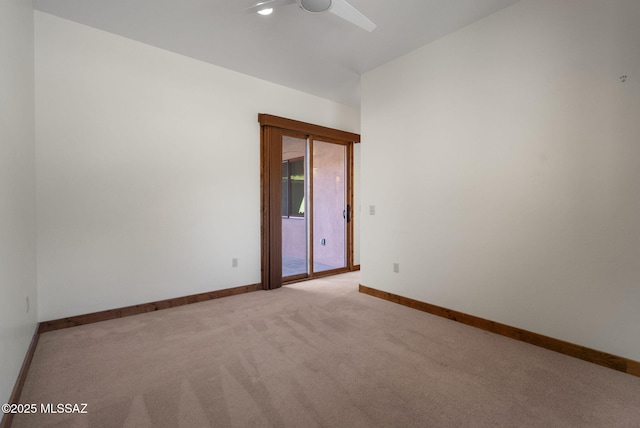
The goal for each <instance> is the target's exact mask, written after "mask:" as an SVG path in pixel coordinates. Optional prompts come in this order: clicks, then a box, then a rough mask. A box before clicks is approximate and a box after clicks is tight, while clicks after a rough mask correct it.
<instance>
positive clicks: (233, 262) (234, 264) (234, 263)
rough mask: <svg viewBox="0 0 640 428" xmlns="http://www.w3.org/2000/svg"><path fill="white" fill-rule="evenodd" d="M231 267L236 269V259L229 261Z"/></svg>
mask: <svg viewBox="0 0 640 428" xmlns="http://www.w3.org/2000/svg"><path fill="white" fill-rule="evenodd" d="M231 267H238V259H236V258H233V259H231Z"/></svg>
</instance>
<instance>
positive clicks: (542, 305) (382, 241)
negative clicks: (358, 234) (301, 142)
mask: <svg viewBox="0 0 640 428" xmlns="http://www.w3.org/2000/svg"><path fill="white" fill-rule="evenodd" d="M639 22H640V2H638V1H637V0H606V1H605V0H563V1H561V2H559V1H555V0H523V1H522V2H519V3H517V4H516V5H514V6H512V7H509V8H507V9H504V10H502V11H501V12H499V13H497V14H495V15H492V16H490V17H488V18H486V19H484V20H482V21H479V22H477V23H475V24H473V25H470V26H468V27H466V28H464V29H462V30H460V31H458V32H456V33H454V34H452V35H449V36H447V37H445V38H443V39H441V40H439V41H437V42H435V43H432V44H430V45H427V46H425V47H423V48H421V49H419V50H417V51H414V52H412V53H411V54H408V55H406V56H404V57H402V58H400V59H398V60H395V61H393V62H391V63H388V64H386V65H384V66H382V67H380V68H378V69H376V70H374V71H371V72H369V73H367V74H365V75H364V76H363V82H362V139H363V141H364V142H366V144H363V145H362V187H363V189H362V205H363V217H362V283H363V284H364V285H367V286H369V287H373V288H377V289H382V290H386V291H389V292H392V293H396V294H400V295H403V296H407V297H411V298H414V299H418V300H422V301H426V302H430V303H434V304H437V305H441V306H445V307H448V308H452V309H455V310H458V311H462V312H466V313H470V314H473V315H476V316H480V317H484V318H488V319H491V320H495V321H499V322H503V323H506V324H509V325H512V326H516V327H520V328H524V329H528V330H531V331H534V332H538V333H541V334H545V335H549V336H552V337H556V338H559V339H564V340H568V341H570V342H574V343H577V344H581V345H585V346H589V347H592V348H595V349H599V350H603V351H607V352H610V353H613V354H617V355H620V356H624V357H628V358H632V359H635V360H640V340H638V338H639V337H640V310H638V308H640V221H639V220H638V219H640V191H639V190H638V184H639V183H640V163H639V161H640V144H639V141H640V140H639V136H640V120H638V118H639V116H638V114H639V112H640V26H639V25H638V23H639ZM620 75H628V79H627V81H626V82H625V83H621V82H620V81H619V76H620ZM370 205H375V206H376V210H377V213H376V215H374V216H371V215H369V210H368V207H369V206H370ZM394 262H397V263H399V264H400V273H398V274H394V273H393V272H392V264H393V263H394Z"/></svg>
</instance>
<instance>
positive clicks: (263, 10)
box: [258, 7, 273, 16]
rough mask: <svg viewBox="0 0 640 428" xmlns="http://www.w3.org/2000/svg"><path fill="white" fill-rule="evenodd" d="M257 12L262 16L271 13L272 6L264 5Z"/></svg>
mask: <svg viewBox="0 0 640 428" xmlns="http://www.w3.org/2000/svg"><path fill="white" fill-rule="evenodd" d="M258 13H259V14H260V15H262V16H267V15H271V14H272V13H273V8H272V7H265V8H264V9H260V10H259V11H258Z"/></svg>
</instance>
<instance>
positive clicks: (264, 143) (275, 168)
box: [258, 113, 360, 290]
mask: <svg viewBox="0 0 640 428" xmlns="http://www.w3.org/2000/svg"><path fill="white" fill-rule="evenodd" d="M258 122H259V123H260V194H261V198H260V211H261V226H260V230H261V235H262V236H261V253H262V255H261V265H262V289H264V290H271V289H275V288H279V287H281V286H282V221H273V220H274V219H278V220H281V219H282V199H281V197H282V195H281V192H282V189H281V169H282V136H283V135H284V134H289V133H296V134H303V135H306V136H308V137H309V138H314V139H320V140H322V138H327V139H330V140H338V141H341V142H344V143H347V151H348V159H349V162H348V164H347V182H348V184H347V203H348V204H349V205H351V206H352V208H353V143H359V142H360V135H359V134H354V133H352V132H346V131H341V130H338V129H333V128H327V127H324V126H319V125H314V124H311V123H306V122H300V121H297V120H292V119H287V118H284V117H279V116H273V115H270V114H265V113H259V114H258ZM352 212H353V209H352ZM345 251H347V267H346V270H349V271H350V270H354V266H353V221H351V222H347V245H346V246H345ZM332 273H334V272H332V271H329V272H327V273H326V274H316V275H313V273H310V275H311V276H313V277H316V278H317V277H319V276H324V275H330V274H332ZM305 279H306V278H305Z"/></svg>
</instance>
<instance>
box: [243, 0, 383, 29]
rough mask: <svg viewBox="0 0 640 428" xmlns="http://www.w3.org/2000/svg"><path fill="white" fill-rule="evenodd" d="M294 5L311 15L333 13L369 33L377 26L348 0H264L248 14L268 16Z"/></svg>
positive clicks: (252, 7) (250, 9)
mask: <svg viewBox="0 0 640 428" xmlns="http://www.w3.org/2000/svg"><path fill="white" fill-rule="evenodd" d="M294 3H297V4H298V6H300V8H301V9H302V10H304V11H305V12H309V13H325V12H331V13H333V14H334V15H337V16H339V17H340V18H342V19H344V20H345V21H349V22H351V23H352V24H355V25H357V26H358V27H360V28H362V29H364V30H367V31H369V32H371V31H373V30H374V29H375V28H376V24H374V23H373V22H372V21H371V20H370V19H369V18H367V17H366V16H364V15H363V14H362V13H360V11H358V9H356V8H355V7H353V6H351V5H350V4H349V3H347V2H346V0H263V1H260V2H259V3H256V4H255V5H253V6H251V7H250V8H248V9H246V12H249V13H251V12H257V13H260V14H262V15H268V14H270V13H271V12H272V11H273V9H274V8H275V7H278V6H286V5H290V4H294Z"/></svg>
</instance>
